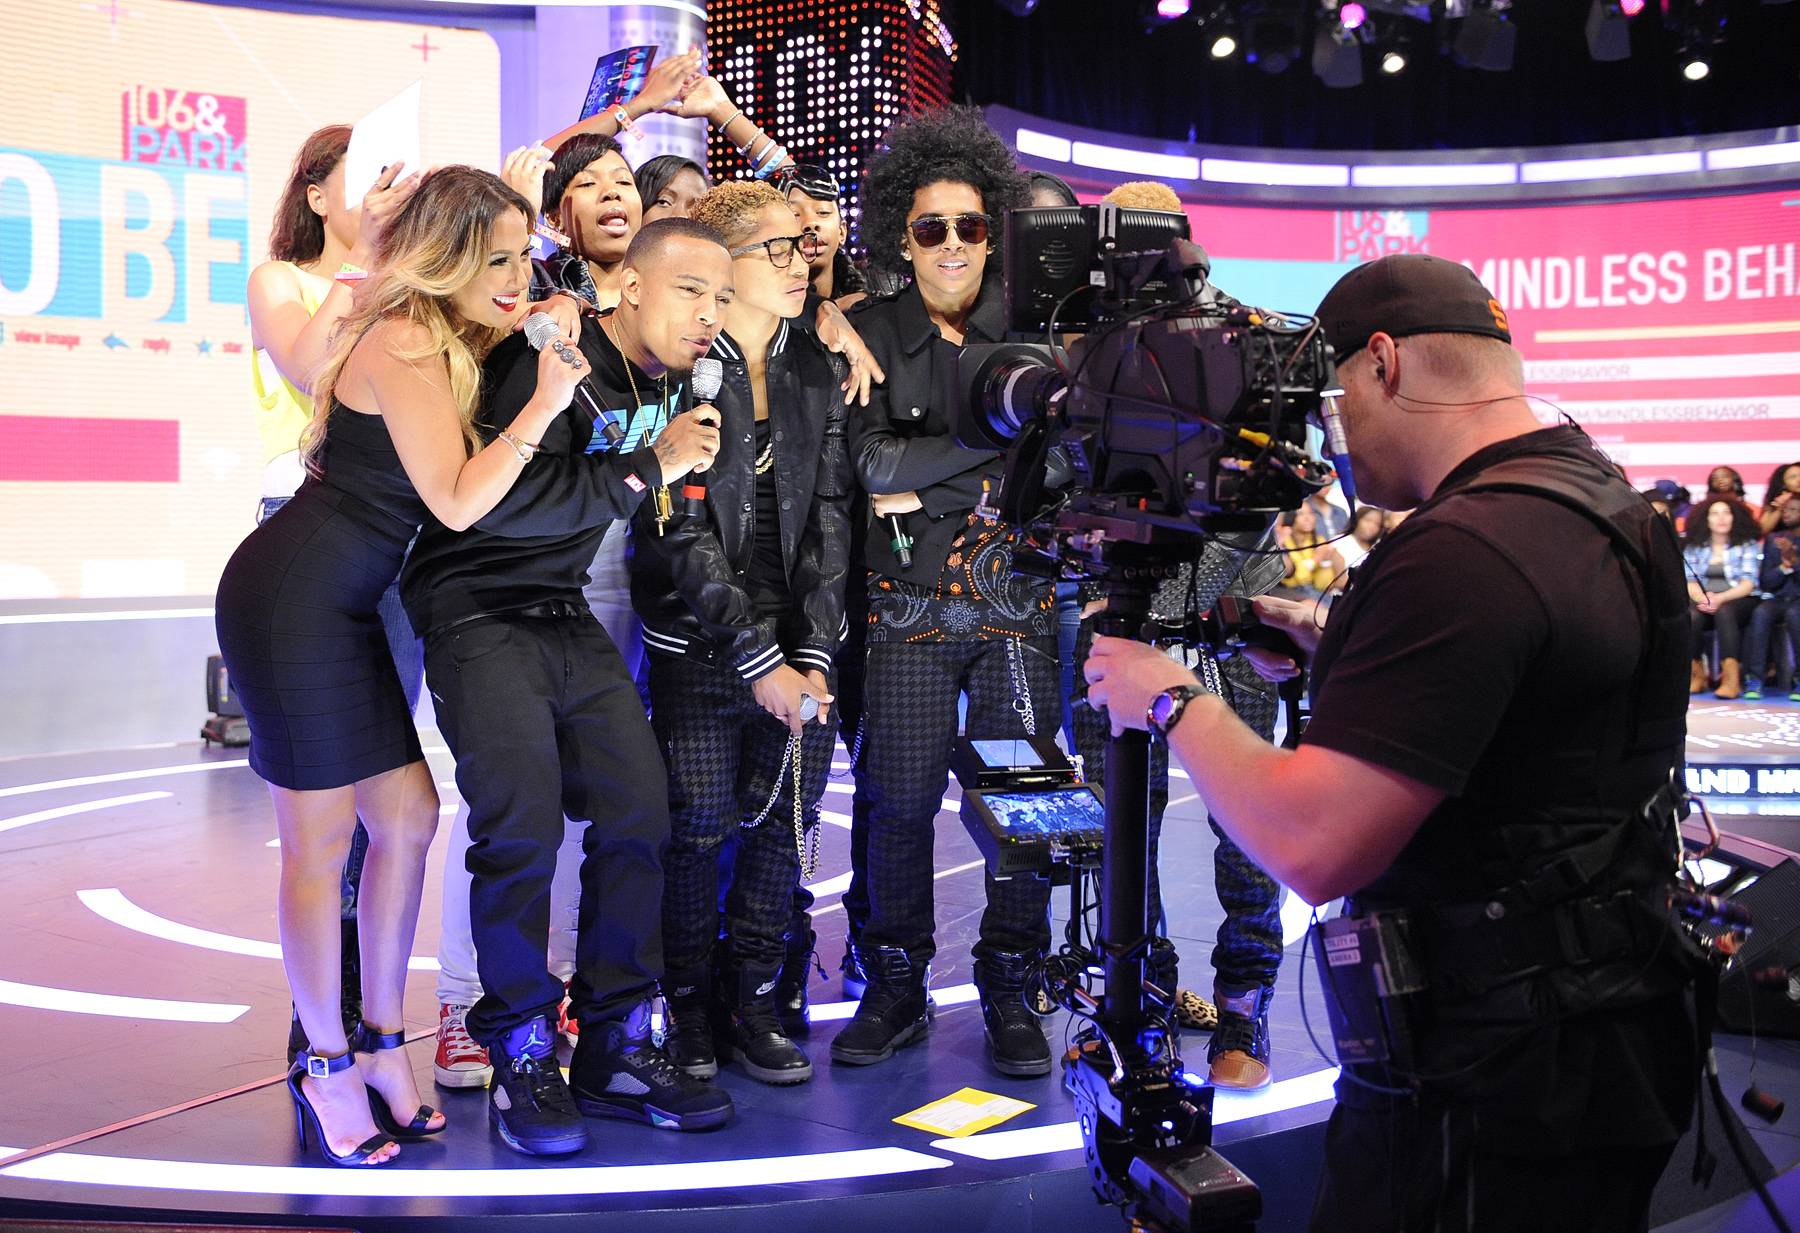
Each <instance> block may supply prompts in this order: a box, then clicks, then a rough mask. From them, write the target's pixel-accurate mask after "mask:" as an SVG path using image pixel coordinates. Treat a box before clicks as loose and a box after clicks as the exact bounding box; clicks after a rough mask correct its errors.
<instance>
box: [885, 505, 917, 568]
mask: <svg viewBox="0 0 1800 1233" xmlns="http://www.w3.org/2000/svg"><path fill="white" fill-rule="evenodd" d="M887 524H888V547H889V548H892V549H893V550H894V559H895V560H896V561H898V562H900V568H901V569H911V568H912V546H913V537H912V536H910V535H908V534H907V533H906V524H905V523H904V522H901V521H900V515H899V514H889V515H888V516H887Z"/></svg>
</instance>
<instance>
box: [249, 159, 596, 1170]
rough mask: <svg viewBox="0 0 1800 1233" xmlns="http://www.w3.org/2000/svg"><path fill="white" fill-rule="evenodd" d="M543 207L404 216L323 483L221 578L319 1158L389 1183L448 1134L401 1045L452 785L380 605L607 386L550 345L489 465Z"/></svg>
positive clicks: (297, 1076) (503, 193) (429, 193)
mask: <svg viewBox="0 0 1800 1233" xmlns="http://www.w3.org/2000/svg"><path fill="white" fill-rule="evenodd" d="M528 211H529V207H528V206H527V204H526V202H525V200H524V198H522V197H520V196H519V195H518V194H517V193H515V192H514V191H513V190H512V189H510V188H508V187H506V185H504V184H503V183H502V182H501V181H500V180H499V179H498V178H497V177H495V176H493V175H490V174H488V173H487V172H484V171H478V170H476V169H475V168H472V167H446V168H444V169H442V170H440V171H437V172H434V173H432V174H431V175H430V176H429V177H428V178H427V179H426V180H425V181H424V182H423V183H422V184H421V185H420V186H419V188H418V190H417V191H416V192H415V193H414V194H413V195H412V197H411V199H410V200H409V201H407V203H406V204H405V205H404V206H402V207H401V208H400V210H399V211H398V212H397V213H396V214H395V215H394V217H393V219H392V220H391V221H390V222H389V223H388V225H387V226H386V228H385V229H384V231H383V233H382V237H381V241H380V250H379V252H378V254H377V267H376V269H375V271H374V272H373V273H372V274H371V275H370V276H369V277H368V279H367V280H366V281H364V283H363V285H362V287H361V289H360V290H358V292H357V296H356V306H355V308H354V309H353V310H352V312H351V313H350V314H349V315H348V316H347V317H346V318H345V319H344V322H343V325H342V326H341V327H340V329H341V334H340V338H341V340H342V341H341V342H340V343H339V345H338V348H337V351H336V353H335V355H334V357H333V359H332V361H331V362H330V364H329V366H328V367H327V368H326V371H325V372H324V373H323V374H322V376H321V378H320V380H319V381H318V383H317V385H316V398H315V402H314V406H315V408H316V410H315V412H314V419H313V422H312V424H311V425H310V426H309V428H308V431H307V437H306V439H305V440H304V441H303V445H302V449H303V452H304V453H305V454H306V456H307V460H308V466H309V471H310V475H311V478H309V479H308V480H307V481H306V483H305V484H303V485H302V486H301V488H300V491H299V492H298V493H296V494H295V496H294V499H293V500H291V501H289V502H288V503H287V504H286V505H284V506H282V507H281V508H280V509H279V510H277V511H276V512H275V513H274V514H273V515H271V516H270V517H269V518H268V519H267V520H266V521H264V522H263V524H262V525H261V526H259V527H258V528H257V529H256V530H255V531H254V532H252V533H251V535H250V537H249V538H248V539H246V540H245V541H244V542H243V544H242V545H240V546H239V548H238V550H237V552H236V553H234V554H233V555H232V558H231V561H230V563H229V564H227V565H226V567H225V572H224V575H223V576H222V577H221V578H220V580H219V594H218V601H217V613H218V617H217V621H218V633H219V646H220V649H221V651H222V652H223V653H224V656H225V661H226V664H227V666H228V668H229V669H230V672H231V679H232V684H233V685H234V687H235V688H236V689H237V692H238V695H239V697H240V698H241V699H242V701H243V703H244V710H245V713H246V715H247V716H248V718H249V721H250V765H251V767H252V768H253V769H254V770H255V771H256V773H257V774H258V775H261V776H262V777H263V779H265V780H266V781H268V784H269V792H270V795H271V796H272V797H273V798H274V802H275V815H276V821H277V824H278V827H279V830H280V835H281V893H280V929H281V946H282V958H283V962H284V964H285V966H286V968H287V975H288V983H289V984H290V985H291V986H292V988H293V993H294V1004H295V1006H296V1008H297V1009H298V1011H299V1014H300V1021H301V1024H302V1026H303V1027H304V1028H305V1029H306V1035H307V1039H308V1040H309V1041H310V1042H311V1045H312V1050H313V1051H312V1052H311V1053H309V1054H307V1055H306V1056H305V1057H304V1058H303V1059H302V1061H301V1062H299V1063H298V1064H296V1066H295V1068H294V1071H293V1073H291V1074H290V1075H289V1077H288V1086H289V1088H290V1090H291V1091H292V1093H293V1097H294V1101H295V1109H296V1114H297V1117H298V1119H299V1124H300V1129H301V1138H302V1142H304V1140H305V1137H306V1131H307V1129H308V1128H309V1127H310V1128H311V1129H313V1130H314V1131H315V1132H316V1133H317V1134H318V1137H319V1140H320V1145H321V1148H322V1150H323V1152H324V1154H325V1156H326V1158H327V1159H328V1160H330V1161H331V1162H332V1163H334V1164H355V1165H363V1164H384V1163H386V1162H387V1161H388V1160H390V1159H392V1157H393V1156H394V1154H395V1153H396V1152H397V1151H398V1148H397V1147H396V1146H395V1145H394V1140H395V1139H415V1138H420V1137H423V1136H424V1135H428V1134H433V1133H435V1132H437V1131H438V1130H441V1129H442V1128H443V1116H442V1114H439V1113H436V1112H434V1111H433V1110H432V1109H430V1108H429V1107H428V1106H425V1105H422V1104H421V1103H420V1102H419V1093H418V1089H417V1087H416V1086H415V1084H414V1081H413V1077H412V1071H411V1068H410V1067H409V1066H408V1065H407V1064H406V1060H405V1058H404V1056H403V1055H402V1054H401V1053H399V1052H398V1050H397V1046H399V1045H400V1044H401V1043H403V1037H402V1035H401V1028H402V1026H403V1024H402V1012H401V1001H402V997H403V994H404V992H405V984H406V964H407V958H408V957H409V955H410V954H411V951H412V937H413V929H414V926H415V925H416V924H417V922H418V915H419V896H420V892H421V888H422V885H423V882H424V875H425V853H426V849H427V848H428V847H429V846H430V844H431V838H432V835H433V833H434V832H435V831H436V829H437V821H438V798H437V790H436V788H435V787H434V786H433V783H432V779H431V773H430V771H429V770H428V769H427V768H426V765H425V761H424V757H423V755H422V754H421V752H420V749H419V738H418V734H417V732H416V731H415V729H414V727H413V723H412V716H411V714H410V712H409V710H408V708H407V705H406V700H405V697H404V696H403V694H402V692H401V689H400V682H399V678H398V676H397V674H396V673H395V670H394V664H393V659H392V657H391V656H390V655H389V653H388V648H387V641H386V638H385V637H384V635H383V633H382V628H381V622H380V619H379V618H378V617H377V615H376V601H377V600H378V599H379V598H380V596H381V593H382V592H383V591H384V590H386V589H387V586H388V584H389V583H391V582H392V581H393V580H394V578H395V577H396V576H397V575H398V574H399V572H400V565H401V561H402V558H403V557H404V556H405V554H406V546H407V543H408V542H409V541H410V540H411V539H412V537H413V534H414V532H416V531H417V530H418V528H419V524H420V522H421V521H422V520H423V519H424V518H425V516H426V514H427V513H430V514H431V515H433V516H435V517H436V518H437V519H438V520H439V521H441V522H443V523H444V524H445V525H446V526H449V527H452V528H455V529H460V528H462V527H466V526H468V525H469V524H470V523H472V522H474V521H475V520H476V519H478V518H480V517H481V516H482V515H483V514H485V513H487V512H488V511H489V510H490V509H492V508H493V507H494V505H495V504H497V503H498V502H499V500H500V498H501V497H502V496H504V495H505V493H506V491H507V489H508V488H510V487H511V486H512V484H513V482H514V481H515V480H516V479H518V477H519V473H520V472H521V471H522V470H523V469H524V467H525V466H526V465H527V463H528V462H529V460H530V458H531V455H532V453H533V452H534V449H535V442H536V441H537V440H538V438H539V436H540V434H541V433H542V432H543V431H544V429H545V428H546V427H547V426H548V425H549V423H550V421H551V420H553V419H555V418H556V416H557V415H558V414H560V413H561V411H562V410H563V408H564V407H566V406H568V403H569V398H570V396H571V394H572V393H573V390H574V385H575V382H576V381H578V380H579V379H580V378H581V377H582V376H583V375H584V374H585V372H586V365H585V363H583V362H581V357H580V353H579V351H578V350H575V349H574V348H570V349H569V353H570V355H571V356H572V361H571V360H568V359H565V358H564V357H563V355H562V354H561V353H559V352H558V351H555V350H551V349H548V348H546V349H545V351H544V359H543V361H542V362H541V363H540V365H539V369H538V381H539V384H538V392H537V395H536V397H535V398H534V399H533V401H532V403H531V404H530V405H529V406H527V407H526V408H525V411H524V412H523V413H522V414H521V416H520V417H519V419H518V420H517V421H516V422H515V423H514V424H513V425H512V428H511V431H510V432H508V433H503V434H502V438H501V439H500V440H497V441H495V442H494V443H493V444H491V445H488V446H486V447H485V448H483V447H482V446H481V444H480V441H479V438H477V437H476V435H475V433H474V430H473V426H472V415H473V413H474V407H475V403H476V397H477V392H478V391H477V386H478V383H479V378H480V362H481V359H482V357H483V356H485V354H486V353H487V351H488V349H489V348H491V347H492V346H493V344H494V343H495V342H497V341H499V340H500V339H501V338H503V337H504V336H505V335H506V333H507V332H508V331H509V330H511V329H513V328H515V327H516V326H517V325H518V324H519V322H520V321H522V319H523V317H524V315H525V311H526V310H527V309H528V307H529V305H528V304H527V302H526V297H525V291H526V287H527V285H528V284H529V281H530V272H531V260H530V258H531V249H530V231H529V222H528ZM359 813H360V814H361V816H362V818H363V820H364V822H365V824H366V825H367V827H368V831H369V853H368V859H367V864H366V865H365V867H364V871H363V881H362V890H361V894H360V901H359V909H358V916H359V919H360V922H361V951H362V983H363V990H362V1000H363V1013H364V1022H363V1025H362V1026H361V1028H359V1029H358V1031H356V1032H355V1033H353V1034H352V1036H351V1037H350V1038H349V1039H346V1037H345V1034H344V1030H343V1024H342V1022H341V1020H340V1018H339V1013H338V1006H339V997H340V989H339V981H340V975H339V973H340V959H339V953H338V947H339V936H340V931H339V926H338V915H339V889H338V888H339V879H340V875H341V872H342V869H343V864H344V855H345V852H346V851H347V850H348V847H349V844H350V836H351V832H352V830H353V829H354V827H355V825H356V820H357V815H358V814H359ZM359 1059H360V1064H359ZM377 1123H379V1125H380V1127H381V1129H382V1130H384V1131H386V1132H387V1133H386V1134H380V1133H377V1132H376V1125H377Z"/></svg>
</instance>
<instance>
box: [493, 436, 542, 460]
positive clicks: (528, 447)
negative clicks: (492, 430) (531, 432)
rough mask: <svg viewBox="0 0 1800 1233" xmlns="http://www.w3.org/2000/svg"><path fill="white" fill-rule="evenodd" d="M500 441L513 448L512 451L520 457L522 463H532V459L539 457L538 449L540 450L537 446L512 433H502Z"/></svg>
mask: <svg viewBox="0 0 1800 1233" xmlns="http://www.w3.org/2000/svg"><path fill="white" fill-rule="evenodd" d="M500 440H502V441H504V442H506V443H507V444H508V445H510V446H512V451H513V453H515V454H517V455H518V456H519V461H520V462H530V461H531V460H532V458H534V457H535V456H536V455H537V452H538V449H539V448H540V447H539V446H537V445H536V444H534V443H532V442H530V441H526V440H524V439H523V438H521V437H517V436H514V435H513V434H512V433H510V432H502V433H501V434H500Z"/></svg>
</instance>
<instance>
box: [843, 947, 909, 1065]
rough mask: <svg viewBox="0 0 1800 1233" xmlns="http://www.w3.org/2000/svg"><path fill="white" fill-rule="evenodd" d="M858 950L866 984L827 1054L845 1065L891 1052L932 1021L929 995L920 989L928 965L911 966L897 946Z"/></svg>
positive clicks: (885, 1057) (886, 1056)
mask: <svg viewBox="0 0 1800 1233" xmlns="http://www.w3.org/2000/svg"><path fill="white" fill-rule="evenodd" d="M858 954H859V955H860V957H861V958H862V959H863V960H864V962H866V963H867V964H868V974H869V987H868V990H867V991H866V992H865V993H864V994H863V996H862V1002H861V1003H860V1004H859V1005H858V1006H857V1008H856V1015H855V1017H854V1018H852V1019H851V1020H850V1022H849V1023H847V1024H845V1025H844V1030H843V1031H841V1032H839V1033H838V1034H837V1039H835V1040H833V1041H832V1042H831V1060H832V1061H834V1062H842V1063H843V1064H844V1065H846V1066H872V1065H874V1064H875V1063H876V1062H885V1061H887V1060H888V1059H889V1058H891V1057H893V1056H894V1050H896V1049H900V1048H903V1047H905V1046H906V1045H910V1044H912V1043H913V1042H914V1041H916V1040H919V1039H922V1038H923V1037H924V1035H925V1033H926V1032H927V1031H928V1030H929V1029H930V1027H931V998H930V996H929V995H928V994H927V993H926V991H925V986H926V983H927V979H928V975H929V972H928V969H926V968H924V967H923V966H922V965H920V966H917V967H915V965H914V964H913V962H912V959H911V957H910V956H908V955H907V953H906V951H904V950H903V949H901V948H900V947H898V946H877V947H875V948H874V949H873V950H872V951H868V952H863V951H862V949H861V948H860V947H859V948H858Z"/></svg>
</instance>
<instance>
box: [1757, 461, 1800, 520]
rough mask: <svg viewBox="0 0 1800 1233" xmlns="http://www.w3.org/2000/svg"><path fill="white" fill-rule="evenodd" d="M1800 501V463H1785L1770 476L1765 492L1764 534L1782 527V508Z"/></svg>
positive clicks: (1763, 511) (1763, 510) (1763, 509)
mask: <svg viewBox="0 0 1800 1233" xmlns="http://www.w3.org/2000/svg"><path fill="white" fill-rule="evenodd" d="M1797 500H1800V462H1784V463H1782V464H1781V465H1780V466H1779V467H1776V468H1775V470H1774V471H1773V472H1771V473H1770V475H1769V486H1768V488H1766V489H1765V490H1764V491H1763V508H1762V529H1763V534H1765V535H1767V534H1768V533H1769V532H1771V531H1773V530H1775V528H1777V527H1779V526H1780V525H1781V510H1782V507H1783V506H1785V505H1788V504H1790V503H1792V502H1794V501H1797Z"/></svg>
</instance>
